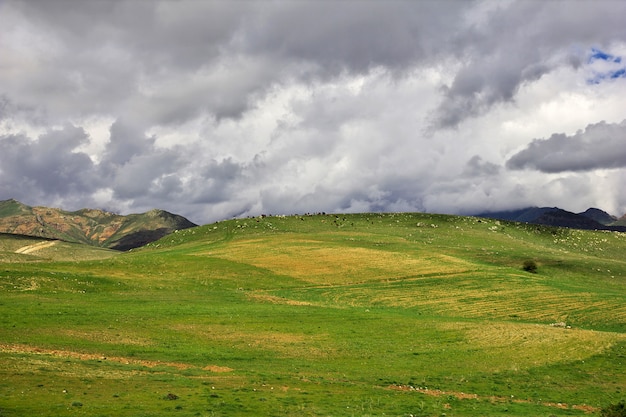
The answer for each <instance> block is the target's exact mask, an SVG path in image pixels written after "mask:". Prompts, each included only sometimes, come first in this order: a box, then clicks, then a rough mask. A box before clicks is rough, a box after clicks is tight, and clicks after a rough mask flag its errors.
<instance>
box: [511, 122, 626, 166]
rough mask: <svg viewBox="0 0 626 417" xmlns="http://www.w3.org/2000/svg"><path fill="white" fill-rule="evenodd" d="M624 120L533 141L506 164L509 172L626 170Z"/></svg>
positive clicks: (625, 126) (625, 125) (601, 123)
mask: <svg viewBox="0 0 626 417" xmlns="http://www.w3.org/2000/svg"><path fill="white" fill-rule="evenodd" d="M625 140H626V120H624V121H623V122H621V123H617V124H611V123H605V122H600V123H597V124H593V125H589V126H587V128H586V129H585V130H584V131H579V132H577V133H576V134H574V135H572V136H567V135H564V134H562V133H555V134H553V135H552V136H551V137H550V138H548V139H535V140H533V141H532V142H531V143H530V144H529V145H528V147H527V148H526V149H524V150H522V151H520V152H518V153H516V154H515V155H513V156H512V157H511V158H510V159H509V160H508V161H507V162H506V166H507V168H509V169H524V168H527V169H536V170H539V171H542V172H549V173H554V172H563V171H590V170H594V169H611V168H623V167H626V146H625V143H626V142H625Z"/></svg>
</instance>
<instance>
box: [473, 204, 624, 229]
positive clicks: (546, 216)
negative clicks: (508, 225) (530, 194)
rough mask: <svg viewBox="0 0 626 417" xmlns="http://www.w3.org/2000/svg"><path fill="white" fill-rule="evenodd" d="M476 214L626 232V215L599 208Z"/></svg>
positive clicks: (559, 225)
mask: <svg viewBox="0 0 626 417" xmlns="http://www.w3.org/2000/svg"><path fill="white" fill-rule="evenodd" d="M475 216H476V217H485V218H491V219H499V220H508V221H514V222H523V223H531V224H540V225H544V226H555V227H567V228H571V229H584V230H613V231H618V232H626V215H624V216H622V217H621V218H619V219H618V218H617V217H615V216H612V215H610V214H609V213H607V212H605V211H603V210H600V209H597V208H589V209H587V210H585V211H583V212H581V213H572V212H570V211H567V210H563V209H561V208H558V207H527V208H523V209H519V210H510V211H498V212H487V213H480V214H476V215H475Z"/></svg>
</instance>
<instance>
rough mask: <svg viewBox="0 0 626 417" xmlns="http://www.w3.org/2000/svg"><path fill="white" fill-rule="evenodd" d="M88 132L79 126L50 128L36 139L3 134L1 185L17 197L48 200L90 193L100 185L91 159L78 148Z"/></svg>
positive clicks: (0, 146) (0, 149) (1, 145)
mask: <svg viewBox="0 0 626 417" xmlns="http://www.w3.org/2000/svg"><path fill="white" fill-rule="evenodd" d="M87 140H88V135H87V134H86V133H85V131H84V130H83V129H82V128H80V127H76V126H72V125H66V126H64V127H63V128H61V129H54V130H49V131H48V132H46V133H44V134H42V135H40V136H39V137H38V138H37V139H36V140H32V139H30V138H29V137H27V136H25V135H23V134H20V135H3V136H0V172H1V173H2V175H1V177H0V184H2V188H4V189H10V190H13V191H14V192H15V193H16V194H19V195H18V196H16V198H17V197H20V196H23V197H26V198H28V199H29V200H30V198H32V196H31V195H30V194H31V193H32V194H33V195H36V196H40V197H42V198H43V199H45V200H47V201H49V200H50V199H51V198H55V197H59V196H69V195H75V194H81V193H89V192H91V191H93V190H94V189H97V188H98V187H99V186H100V185H101V181H100V178H99V176H98V175H97V173H96V170H95V165H94V163H93V162H92V160H91V158H90V157H89V156H88V155H87V154H85V153H83V152H80V151H77V148H78V147H79V146H80V145H82V144H85V143H86V141H87Z"/></svg>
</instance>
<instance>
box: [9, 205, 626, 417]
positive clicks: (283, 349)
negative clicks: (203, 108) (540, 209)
mask: <svg viewBox="0 0 626 417" xmlns="http://www.w3.org/2000/svg"><path fill="white" fill-rule="evenodd" d="M625 253H626V234H623V233H617V232H595V231H580V230H572V229H558V228H550V227H540V226H535V225H528V224H520V223H508V222H501V221H495V220H488V219H478V218H473V217H461V216H446V215H433V214H421V213H393V214H391V213H390V214H342V215H332V214H316V215H297V216H295V215H294V216H263V217H258V218H249V219H234V220H228V221H223V222H218V223H215V224H210V225H205V226H200V227H196V228H191V229H186V230H181V231H177V232H175V233H173V234H171V235H168V236H166V237H165V238H163V239H161V240H160V241H157V242H154V243H151V244H149V245H147V246H145V247H143V248H140V249H134V250H132V251H130V252H125V253H119V252H114V251H109V250H104V249H98V248H93V247H88V246H85V245H77V244H69V243H62V242H56V241H53V242H50V241H44V240H42V239H35V238H33V239H26V238H22V237H20V238H18V237H14V236H10V235H3V236H0V416H2V417H8V416H81V415H85V416H113V415H115V416H163V415H176V416H239V415H240V416H244V415H245V416H249V415H259V416H261V415H262V416H444V415H445V416H505V415H506V416H570V415H574V416H576V415H579V416H585V415H599V413H600V410H601V409H602V408H603V407H606V406H607V405H609V404H615V403H617V402H619V401H622V400H624V399H625V398H626V258H625V257H624V254H625ZM527 260H532V261H534V262H535V263H536V265H537V271H536V273H530V272H527V271H524V270H523V269H522V266H523V264H524V262H525V261H527Z"/></svg>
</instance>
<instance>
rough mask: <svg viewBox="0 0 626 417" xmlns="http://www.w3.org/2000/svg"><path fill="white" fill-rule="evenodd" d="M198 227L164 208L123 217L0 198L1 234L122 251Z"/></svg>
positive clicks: (90, 210)
mask: <svg viewBox="0 0 626 417" xmlns="http://www.w3.org/2000/svg"><path fill="white" fill-rule="evenodd" d="M194 226H197V225H196V224H195V223H192V222H191V221H189V220H187V219H186V218H184V217H182V216H179V215H176V214H172V213H169V212H167V211H163V210H150V211H148V212H146V213H142V214H129V215H126V216H123V215H119V214H115V213H111V212H108V211H104V210H97V209H82V210H78V211H64V210H61V209H57V208H50V207H30V206H27V205H25V204H22V203H20V202H19V201H16V200H13V199H10V200H4V201H0V233H11V234H17V235H25V236H36V237H43V238H47V239H58V240H63V241H66V242H75V243H84V244H88V245H92V246H98V247H102V248H109V249H116V250H120V251H125V250H129V249H133V248H136V247H139V246H143V245H145V244H147V243H150V242H153V241H155V240H158V239H160V238H162V237H163V236H165V235H167V234H169V233H172V232H173V231H175V230H181V229H187V228H190V227H194Z"/></svg>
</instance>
